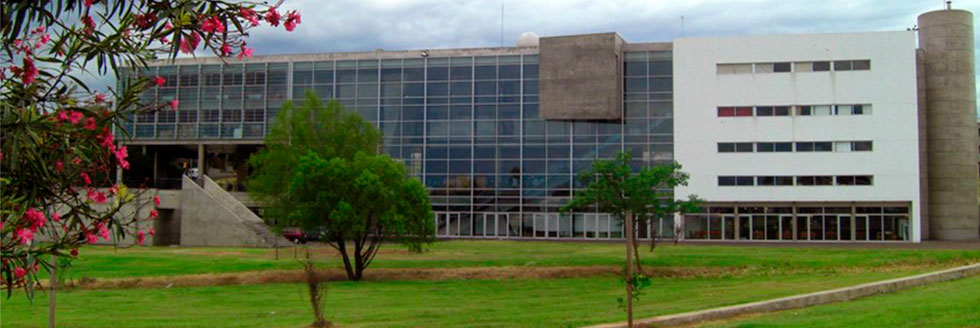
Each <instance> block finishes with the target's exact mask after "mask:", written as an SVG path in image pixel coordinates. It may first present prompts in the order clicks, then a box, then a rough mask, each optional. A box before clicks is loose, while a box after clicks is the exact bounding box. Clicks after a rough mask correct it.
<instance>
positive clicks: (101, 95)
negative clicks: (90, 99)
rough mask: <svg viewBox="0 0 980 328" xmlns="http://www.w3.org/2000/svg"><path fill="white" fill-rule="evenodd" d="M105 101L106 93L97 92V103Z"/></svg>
mask: <svg viewBox="0 0 980 328" xmlns="http://www.w3.org/2000/svg"><path fill="white" fill-rule="evenodd" d="M104 102H105V94H104V93H101V92H100V93H96V94H95V103H96V104H101V103H104Z"/></svg>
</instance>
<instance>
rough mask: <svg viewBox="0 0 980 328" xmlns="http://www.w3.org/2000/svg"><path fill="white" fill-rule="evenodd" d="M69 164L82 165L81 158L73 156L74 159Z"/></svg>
mask: <svg viewBox="0 0 980 328" xmlns="http://www.w3.org/2000/svg"><path fill="white" fill-rule="evenodd" d="M71 163H72V164H75V165H78V164H82V158H81V157H78V156H75V158H73V159H72V160H71Z"/></svg>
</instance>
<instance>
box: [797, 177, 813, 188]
mask: <svg viewBox="0 0 980 328" xmlns="http://www.w3.org/2000/svg"><path fill="white" fill-rule="evenodd" d="M815 183H816V182H815V180H814V177H812V176H799V177H796V184H797V185H800V186H812V185H814V184H815Z"/></svg>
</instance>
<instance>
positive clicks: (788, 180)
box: [775, 176, 793, 186]
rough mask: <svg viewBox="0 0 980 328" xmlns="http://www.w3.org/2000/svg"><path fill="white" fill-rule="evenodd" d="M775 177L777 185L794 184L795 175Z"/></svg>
mask: <svg viewBox="0 0 980 328" xmlns="http://www.w3.org/2000/svg"><path fill="white" fill-rule="evenodd" d="M775 179H776V185H777V186H792V185H793V177H791V176H777V177H775Z"/></svg>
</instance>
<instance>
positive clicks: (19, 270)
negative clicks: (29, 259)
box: [14, 267, 27, 279]
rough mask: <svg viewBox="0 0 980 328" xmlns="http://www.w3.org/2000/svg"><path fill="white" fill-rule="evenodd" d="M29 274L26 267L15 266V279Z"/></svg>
mask: <svg viewBox="0 0 980 328" xmlns="http://www.w3.org/2000/svg"><path fill="white" fill-rule="evenodd" d="M25 275H27V271H26V270H24V268H21V267H16V268H14V279H20V278H23V277H24V276H25Z"/></svg>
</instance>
